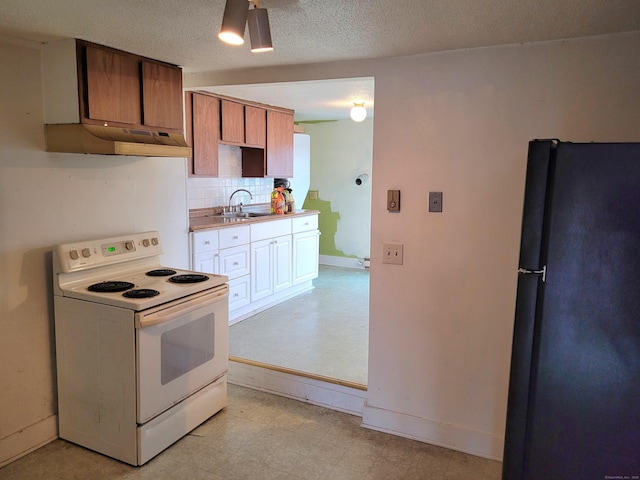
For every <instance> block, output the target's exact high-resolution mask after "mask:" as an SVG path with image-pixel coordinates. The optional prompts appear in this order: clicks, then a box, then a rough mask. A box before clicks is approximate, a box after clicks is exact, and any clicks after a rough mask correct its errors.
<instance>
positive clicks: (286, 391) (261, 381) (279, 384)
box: [228, 357, 367, 417]
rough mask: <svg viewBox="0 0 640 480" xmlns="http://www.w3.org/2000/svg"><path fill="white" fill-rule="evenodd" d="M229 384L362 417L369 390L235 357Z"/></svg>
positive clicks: (229, 375) (355, 384)
mask: <svg viewBox="0 0 640 480" xmlns="http://www.w3.org/2000/svg"><path fill="white" fill-rule="evenodd" d="M228 381H229V383H231V384H234V385H239V386H242V387H247V388H252V389H254V390H260V391H263V392H267V393H272V394H274V395H280V396H282V397H287V398H292V399H295V400H300V401H302V402H307V403H312V404H314V405H318V406H321V407H325V408H330V409H332V410H337V411H340V412H344V413H348V414H351V415H356V416H359V417H361V416H362V410H363V407H364V403H365V401H366V396H367V391H366V386H365V385H362V384H358V383H355V382H348V381H343V380H336V379H332V378H328V377H323V376H322V375H314V374H309V373H306V372H298V371H296V370H291V369H287V368H283V367H278V366H275V365H269V364H265V363H261V362H255V361H252V360H246V359H239V358H236V357H231V358H230V361H229V373H228Z"/></svg>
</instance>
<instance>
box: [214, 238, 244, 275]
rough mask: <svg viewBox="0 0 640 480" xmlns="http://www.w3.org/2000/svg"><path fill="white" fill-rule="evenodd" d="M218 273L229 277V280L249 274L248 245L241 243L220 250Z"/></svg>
mask: <svg viewBox="0 0 640 480" xmlns="http://www.w3.org/2000/svg"><path fill="white" fill-rule="evenodd" d="M218 262H219V268H220V274H221V275H226V276H228V277H229V280H233V279H234V278H238V277H241V276H243V275H249V272H250V271H251V269H250V264H251V263H250V259H249V245H241V246H239V247H233V248H225V249H222V250H220V252H219V257H218Z"/></svg>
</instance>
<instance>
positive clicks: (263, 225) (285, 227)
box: [251, 218, 291, 242]
mask: <svg viewBox="0 0 640 480" xmlns="http://www.w3.org/2000/svg"><path fill="white" fill-rule="evenodd" d="M290 234H291V219H290V218H286V219H282V220H269V221H268V222H260V223H256V224H254V225H251V241H252V242H258V241H260V240H266V239H267V238H275V237H280V236H282V235H290Z"/></svg>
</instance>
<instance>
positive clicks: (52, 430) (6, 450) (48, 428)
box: [0, 415, 58, 468]
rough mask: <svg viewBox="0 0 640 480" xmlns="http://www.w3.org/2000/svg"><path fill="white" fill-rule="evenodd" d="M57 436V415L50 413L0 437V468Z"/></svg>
mask: <svg viewBox="0 0 640 480" xmlns="http://www.w3.org/2000/svg"><path fill="white" fill-rule="evenodd" d="M56 438H58V417H57V415H50V416H48V417H46V418H43V419H42V420H39V421H37V422H36V423H34V424H32V425H29V426H28V427H25V428H23V429H21V430H19V431H17V432H15V433H12V434H11V435H8V436H6V437H4V438H2V439H0V468H1V467H3V466H5V465H7V464H9V463H11V462H13V461H15V460H17V459H19V458H20V457H24V456H25V455H27V454H28V453H31V452H33V451H34V450H37V449H38V448H40V447H42V446H43V445H46V444H47V443H50V442H52V441H54V440H55V439H56Z"/></svg>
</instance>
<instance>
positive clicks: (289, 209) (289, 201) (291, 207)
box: [285, 188, 296, 213]
mask: <svg viewBox="0 0 640 480" xmlns="http://www.w3.org/2000/svg"><path fill="white" fill-rule="evenodd" d="M285 191H286V192H287V196H286V201H285V205H286V207H285V212H286V213H296V202H295V201H294V200H293V193H291V192H292V190H291V189H290V188H287V189H285Z"/></svg>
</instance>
